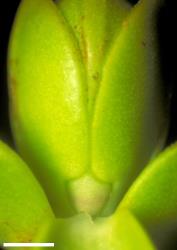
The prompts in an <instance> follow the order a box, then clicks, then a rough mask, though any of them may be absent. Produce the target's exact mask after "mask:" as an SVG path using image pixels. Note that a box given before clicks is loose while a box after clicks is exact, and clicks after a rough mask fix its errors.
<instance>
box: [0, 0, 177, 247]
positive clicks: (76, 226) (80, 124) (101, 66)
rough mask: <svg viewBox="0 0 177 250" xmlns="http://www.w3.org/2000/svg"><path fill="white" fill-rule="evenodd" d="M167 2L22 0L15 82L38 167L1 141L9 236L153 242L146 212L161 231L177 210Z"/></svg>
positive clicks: (66, 242) (19, 132)
mask: <svg viewBox="0 0 177 250" xmlns="http://www.w3.org/2000/svg"><path fill="white" fill-rule="evenodd" d="M160 3H161V1H160V0H140V1H139V2H138V3H137V4H136V5H133V6H132V5H130V4H129V3H128V2H127V1H125V0H109V1H108V0H107V1H106V0H99V1H97V0H87V1H85V0H60V1H55V2H53V1H52V0H23V1H22V2H21V4H20V7H19V9H18V12H17V15H16V19H15V22H14V26H13V29H12V34H11V38H10V44H9V53H8V82H9V97H10V115H11V124H12V131H13V135H14V139H15V143H16V148H17V150H18V152H19V154H20V155H21V157H22V158H23V159H24V160H25V161H26V163H27V164H28V166H29V167H30V169H31V170H29V168H28V167H27V166H26V164H25V163H24V162H23V161H22V160H20V159H19V156H17V155H15V153H13V152H12V151H11V150H10V149H9V148H7V147H6V146H5V145H4V144H1V147H0V165H1V171H0V177H1V179H2V180H3V182H2V184H0V190H1V192H0V195H1V196H2V198H1V197H0V225H1V229H0V240H1V241H21V242H24V241H54V242H55V244H56V249H62V250H65V249H71V250H75V249H78V250H79V249H80V250H87V249H95V250H104V249H106V250H109V249H110V250H114V249H115V250H117V249H154V248H155V246H153V244H152V243H151V242H150V240H149V239H148V237H147V235H146V233H145V231H144V229H143V228H142V226H141V224H140V223H142V224H143V226H145V228H146V229H147V230H148V231H152V229H154V228H159V227H160V226H164V225H166V224H167V222H169V220H170V222H172V221H173V220H174V219H176V218H177V187H176V182H177V147H176V146H173V147H171V148H170V149H168V150H167V151H165V152H164V153H162V154H161V155H160V156H158V157H157V156H156V155H157V153H158V152H159V151H160V150H161V149H162V147H163V145H164V141H165V138H166V134H167V128H168V115H167V107H168V100H166V99H165V94H164V89H163V86H162V80H161V74H160V66H159V56H158V46H157V45H158V42H157V29H156V21H157V11H158V9H159V6H160ZM145 166H146V168H145V170H143V171H142V169H143V168H144V167H145ZM140 172H141V173H140ZM32 173H33V174H32ZM34 176H35V177H34ZM137 176H138V177H137ZM167 200H168V202H167ZM7 208H8V209H7Z"/></svg>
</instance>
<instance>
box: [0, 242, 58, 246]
mask: <svg viewBox="0 0 177 250" xmlns="http://www.w3.org/2000/svg"><path fill="white" fill-rule="evenodd" d="M3 247H54V243H49V242H47V243H3Z"/></svg>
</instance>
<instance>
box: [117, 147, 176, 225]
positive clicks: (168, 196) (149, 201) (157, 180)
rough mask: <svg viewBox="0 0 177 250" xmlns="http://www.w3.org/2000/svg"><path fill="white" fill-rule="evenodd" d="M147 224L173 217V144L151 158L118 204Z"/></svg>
mask: <svg viewBox="0 0 177 250" xmlns="http://www.w3.org/2000/svg"><path fill="white" fill-rule="evenodd" d="M122 207H123V208H128V209H130V210H131V211H132V213H134V214H135V215H136V216H137V218H139V219H140V221H142V222H143V223H144V224H146V225H147V226H150V227H151V228H153V227H155V226H159V225H160V226H162V225H165V224H170V223H172V222H175V221H177V144H174V145H172V146H171V147H169V148H168V149H166V150H165V151H164V152H163V153H161V154H160V155H159V156H158V157H157V158H156V159H155V160H154V161H152V162H151V163H150V164H149V165H148V166H147V167H146V169H145V170H144V171H143V172H142V174H141V175H140V176H139V177H138V178H137V180H136V181H135V182H134V184H133V185H132V187H131V188H130V189H129V191H128V193H127V194H126V195H125V197H124V199H123V201H122V202H121V204H120V208H122Z"/></svg>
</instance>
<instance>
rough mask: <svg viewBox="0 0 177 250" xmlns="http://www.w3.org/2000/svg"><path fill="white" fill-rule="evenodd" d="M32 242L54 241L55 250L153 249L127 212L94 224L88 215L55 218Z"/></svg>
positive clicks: (120, 212) (140, 228) (100, 219)
mask: <svg viewBox="0 0 177 250" xmlns="http://www.w3.org/2000/svg"><path fill="white" fill-rule="evenodd" d="M35 241H36V242H39V241H40V242H54V243H55V249H57V250H78V249H79V250H90V249H94V250H108V249H111V250H142V249H143V250H150V249H151V250H152V249H155V248H154V247H153V245H152V243H151V242H150V240H149V238H148V237H147V235H146V233H145V232H144V230H143V229H142V227H141V226H140V224H139V223H138V222H137V220H136V219H135V218H134V217H133V216H132V215H131V213H129V212H128V211H119V213H115V214H114V215H113V216H111V217H108V218H98V219H96V220H95V221H93V220H92V218H91V217H90V216H89V215H88V214H79V215H76V216H74V217H71V218H69V219H57V220H55V221H53V223H51V224H50V225H48V227H46V228H45V229H43V231H42V232H41V233H40V234H39V235H38V237H37V238H36V240H35ZM37 249H42V248H37Z"/></svg>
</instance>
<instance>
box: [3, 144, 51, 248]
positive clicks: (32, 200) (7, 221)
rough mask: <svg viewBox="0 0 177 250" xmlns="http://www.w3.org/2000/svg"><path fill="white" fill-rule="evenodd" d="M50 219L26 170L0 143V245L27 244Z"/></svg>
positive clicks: (38, 188) (41, 194)
mask: <svg viewBox="0 0 177 250" xmlns="http://www.w3.org/2000/svg"><path fill="white" fill-rule="evenodd" d="M53 218H54V215H53V212H52V210H51V208H50V205H49V203H48V200H47V198H46V196H45V194H44V192H43V190H42V188H41V186H40V185H39V183H38V182H37V180H36V179H35V178H34V176H33V174H32V173H31V171H30V170H29V168H28V167H27V166H26V165H25V163H24V162H23V161H22V160H21V159H20V158H19V157H18V156H17V155H16V154H15V153H14V152H13V151H12V150H11V149H10V148H8V147H7V146H6V145H5V144H4V143H2V142H1V141H0V243H3V242H5V241H6V242H7V241H11V242H14V241H15V242H29V241H31V240H32V239H33V238H34V236H35V235H36V233H37V231H38V230H39V228H40V227H41V226H42V225H43V224H44V223H47V222H48V221H49V220H51V219H53Z"/></svg>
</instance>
